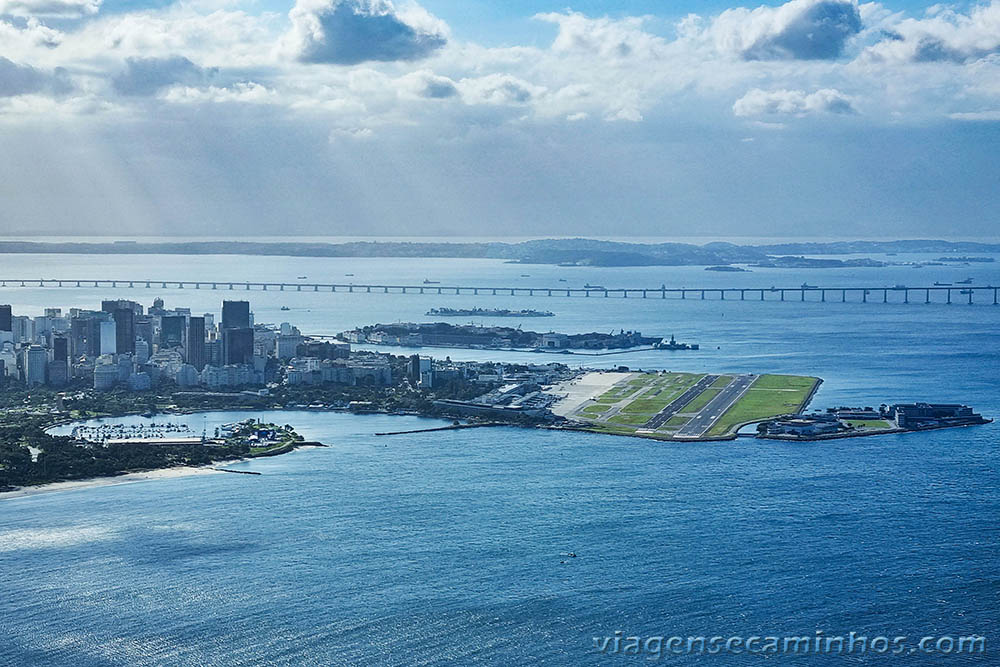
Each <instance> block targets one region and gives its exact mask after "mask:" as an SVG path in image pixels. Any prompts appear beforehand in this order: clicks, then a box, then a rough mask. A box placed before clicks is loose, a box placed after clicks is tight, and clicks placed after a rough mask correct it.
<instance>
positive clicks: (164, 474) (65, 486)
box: [0, 459, 242, 501]
mask: <svg viewBox="0 0 1000 667" xmlns="http://www.w3.org/2000/svg"><path fill="white" fill-rule="evenodd" d="M241 460H242V459H241ZM238 462H240V461H239V460H238V461H227V462H226V463H238ZM223 472H224V471H223V470H219V466H218V465H216V464H209V465H205V466H175V467H173V468H155V469H153V470H144V471H139V472H129V473H125V474H123V475H112V476H109V477H87V478H85V479H71V480H65V481H62V482H48V483H46V484H38V485H36V486H21V487H18V488H16V489H14V490H13V491H0V501H3V500H13V499H14V498H29V497H31V496H38V495H44V494H47V493H58V492H61V491H79V490H81V489H93V488H97V487H102V486H117V485H119V484H133V483H135V482H145V481H149V480H155V479H175V478H178V477H191V476H193V475H221V474H222V473H223Z"/></svg>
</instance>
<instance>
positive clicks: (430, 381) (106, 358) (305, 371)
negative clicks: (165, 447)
mask: <svg viewBox="0 0 1000 667" xmlns="http://www.w3.org/2000/svg"><path fill="white" fill-rule="evenodd" d="M394 359H396V361H395V364H394V361H393V360H394ZM394 366H395V368H394ZM565 373H566V367H565V366H563V365H561V364H531V365H527V366H523V365H522V366H516V367H505V366H504V365H502V364H496V363H492V362H482V363H480V362H453V361H451V359H449V358H445V359H443V360H442V359H432V358H431V357H427V356H421V355H412V356H409V357H407V358H406V360H405V363H402V360H400V359H398V358H395V357H393V356H392V355H388V354H379V353H374V352H363V351H355V352H352V350H351V344H350V343H349V342H346V341H343V340H319V339H316V338H311V337H309V336H305V335H303V334H302V333H301V332H300V331H299V330H298V329H297V328H296V327H295V326H292V325H291V324H289V323H287V322H285V323H282V324H280V325H277V326H275V325H271V324H262V323H257V322H255V320H254V314H253V312H252V311H251V308H250V303H249V302H248V301H223V302H222V312H221V318H218V319H217V318H216V316H215V314H213V313H199V314H195V313H192V312H191V310H190V309H189V308H169V309H168V308H166V307H165V305H164V302H163V300H162V299H159V298H158V299H156V300H154V301H153V303H152V305H151V306H149V307H148V308H144V307H143V306H142V304H140V303H137V302H135V301H129V300H123V299H116V300H105V301H102V302H101V308H100V310H87V309H82V308H70V309H68V310H67V311H63V309H60V308H47V309H45V311H44V315H41V316H37V317H29V316H24V315H15V314H13V313H12V310H11V306H9V305H0V382H3V381H4V380H5V379H14V380H17V381H20V382H23V383H25V384H26V385H28V386H39V385H46V386H51V387H64V386H67V385H70V384H71V383H73V384H74V386H79V385H80V384H87V385H90V386H92V387H93V388H94V389H95V390H98V391H109V390H114V389H123V388H124V389H129V390H133V391H142V390H146V389H151V388H152V387H153V386H155V385H157V384H158V383H160V382H161V381H163V380H168V381H171V382H173V383H175V384H176V385H177V386H178V387H180V388H182V389H191V390H197V391H202V390H204V389H208V390H218V389H224V388H230V387H253V386H257V387H263V386H265V385H270V386H275V385H276V384H285V385H290V386H296V385H320V384H331V383H332V384H344V385H368V386H376V387H380V386H381V387H386V386H391V385H394V384H396V383H397V382H400V381H404V380H405V381H406V382H407V383H408V384H409V385H410V386H412V387H414V388H420V389H431V388H434V387H440V386H444V385H448V384H451V383H461V384H467V383H468V384H473V385H482V386H484V387H485V386H486V385H499V384H503V385H506V386H515V385H524V384H525V383H539V382H541V383H545V382H549V381H554V380H555V379H556V378H560V377H562V376H563V375H565ZM261 391H265V390H261Z"/></svg>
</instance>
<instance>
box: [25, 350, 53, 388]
mask: <svg viewBox="0 0 1000 667" xmlns="http://www.w3.org/2000/svg"><path fill="white" fill-rule="evenodd" d="M48 363H49V353H48V351H47V350H46V349H45V348H44V347H42V346H41V345H29V346H28V347H26V348H24V382H25V384H27V385H28V386H29V387H31V386H34V385H39V384H45V377H46V376H45V368H46V366H48Z"/></svg>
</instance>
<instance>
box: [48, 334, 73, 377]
mask: <svg viewBox="0 0 1000 667" xmlns="http://www.w3.org/2000/svg"><path fill="white" fill-rule="evenodd" d="M67 382H69V339H68V338H66V337H65V336H54V337H53V338H52V361H50V362H49V365H48V384H49V385H51V386H53V387H62V386H63V385H65V384H66V383H67Z"/></svg>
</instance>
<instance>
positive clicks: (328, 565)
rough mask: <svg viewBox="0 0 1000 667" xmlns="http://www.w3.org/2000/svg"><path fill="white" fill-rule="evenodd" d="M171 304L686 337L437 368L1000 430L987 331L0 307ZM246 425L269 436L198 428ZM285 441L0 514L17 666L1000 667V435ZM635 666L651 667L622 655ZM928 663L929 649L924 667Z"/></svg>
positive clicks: (96, 272) (2, 616) (304, 297)
mask: <svg viewBox="0 0 1000 667" xmlns="http://www.w3.org/2000/svg"><path fill="white" fill-rule="evenodd" d="M913 258H914V257H911V256H899V257H893V258H889V259H891V260H896V261H908V260H910V259H913ZM920 259H926V257H921V258H920ZM3 263H4V270H3V272H2V273H3V274H4V275H5V276H10V277H16V278H20V277H46V278H78V277H82V278H87V277H91V278H93V277H102V278H118V279H133V278H135V279H138V278H142V279H145V278H160V279H167V278H172V279H180V278H183V279H186V280H230V279H231V280H240V279H243V280H246V279H253V280H264V279H275V280H284V281H288V282H294V281H295V280H296V279H297V276H299V275H308V276H309V280H310V281H312V280H316V281H320V280H329V281H343V282H349V281H354V282H358V283H364V282H377V281H387V280H389V278H390V277H391V279H392V281H394V282H397V283H399V282H411V283H414V284H415V283H419V282H421V281H422V280H424V279H430V280H440V281H442V283H443V284H449V283H461V284H468V285H484V286H494V285H497V286H499V285H505V286H509V285H522V284H523V285H525V286H528V285H529V284H530V285H531V286H536V285H537V286H542V287H548V286H552V287H559V286H565V285H569V286H582V285H583V284H584V283H585V282H590V283H591V284H601V285H605V286H607V287H615V286H624V285H628V286H637V287H641V286H649V287H657V286H659V285H660V284H666V285H667V286H668V287H672V286H676V287H680V286H685V287H700V286H719V285H741V286H742V285H747V286H751V287H753V286H757V287H769V286H771V285H778V286H797V285H799V284H800V283H802V282H808V283H809V284H814V285H820V286H832V285H836V286H841V285H844V286H851V285H893V284H898V283H902V284H910V285H918V284H920V285H925V284H930V283H932V282H934V281H943V282H954V281H957V280H961V279H964V278H966V277H973V278H974V279H975V280H976V282H977V284H980V283H981V284H987V283H992V284H994V285H996V284H1000V269H998V268H996V267H997V265H996V264H994V265H989V264H983V265H973V266H945V267H927V268H925V269H922V270H920V271H916V270H913V269H910V268H907V267H902V266H900V267H886V268H876V269H822V270H820V269H812V270H800V271H794V270H776V269H769V270H765V269H759V270H755V271H754V272H753V273H740V274H718V273H713V272H706V271H703V270H702V269H700V268H697V267H638V268H635V267H630V268H583V267H572V268H566V267H555V266H527V265H511V264H504V263H502V262H497V261H487V260H419V259H392V260H367V259H353V258H352V259H302V258H245V257H243V258H241V257H226V256H222V257H196V258H192V257H182V256H163V257H155V258H150V257H145V256H143V257H130V256H109V257H99V258H98V257H93V256H72V255H70V256H64V255H54V256H31V255H8V256H5V257H4V258H3ZM39 267H45V268H44V270H41V269H39ZM40 272H41V273H42V274H44V275H39V274H40ZM347 273H353V274H355V275H354V276H352V277H345V276H344V274H347ZM522 274H529V275H528V277H522ZM917 277H919V280H917ZM560 278H562V279H563V280H565V281H566V282H561V281H560ZM157 296H159V297H162V298H163V299H164V300H165V301H166V305H167V307H173V306H190V307H191V308H192V311H193V312H195V313H198V312H215V313H216V314H218V312H219V310H220V306H221V300H222V299H223V298H248V299H249V300H250V301H251V304H252V307H253V310H254V312H255V318H256V321H258V322H275V323H277V322H281V321H288V322H291V323H292V324H296V325H298V326H299V327H300V328H301V329H302V330H303V331H304V332H306V333H317V334H318V333H334V332H336V331H340V330H343V329H348V328H352V327H355V326H360V325H364V324H371V323H375V322H394V321H428V320H429V319H430V318H427V317H425V316H424V312H425V311H426V310H428V309H429V308H432V307H441V306H450V307H472V306H481V307H486V308H489V307H510V308H528V307H530V308H537V309H548V310H552V311H554V312H555V313H556V316H555V317H551V318H544V319H526V320H524V321H517V320H509V319H503V320H489V321H496V322H500V323H509V324H511V325H514V326H516V325H517V324H521V325H522V326H523V327H524V328H526V329H532V328H534V329H536V330H538V329H541V330H548V329H553V330H556V331H570V332H578V331H591V330H597V331H610V330H612V329H614V330H617V329H621V328H624V329H626V330H629V329H632V330H636V329H637V330H640V331H642V332H643V333H644V334H649V335H653V334H656V335H664V336H669V335H671V334H674V335H676V337H677V339H678V340H682V341H686V342H695V343H699V344H700V345H701V350H699V351H684V352H663V351H660V352H641V353H635V354H625V355H614V356H607V357H583V356H570V355H560V356H554V355H541V354H531V353H513V352H499V351H490V352H482V351H472V350H448V349H438V348H433V349H427V350H422V351H421V352H422V353H426V354H430V355H433V356H436V357H443V356H446V355H449V356H451V358H453V359H484V358H489V359H496V360H510V361H532V362H538V361H560V362H563V363H568V364H570V365H574V366H575V365H585V366H593V367H610V366H617V365H622V364H624V365H629V366H630V367H632V368H647V369H651V368H664V369H670V370H683V371H687V370H699V371H720V372H761V373H763V372H769V373H794V374H807V375H817V376H819V377H822V378H823V379H824V383H823V385H822V386H821V388H820V390H819V392H818V393H817V395H816V397H815V399H814V401H813V407H817V408H822V407H827V406H833V405H878V404H879V403H881V402H896V401H912V400H931V401H942V402H945V401H947V402H951V401H956V402H963V403H969V404H971V405H973V406H974V407H975V408H976V409H977V410H978V411H981V412H982V413H983V414H985V415H987V416H993V417H996V416H1000V388H998V386H997V379H998V370H1000V363H998V342H1000V336H998V331H1000V327H998V324H1000V307H994V306H991V305H985V304H982V305H974V306H968V305H964V304H961V305H960V304H957V303H956V304H953V305H950V306H946V305H943V304H931V305H924V304H922V303H921V304H909V305H904V304H900V303H890V304H881V303H869V304H859V303H847V304H841V303H826V304H821V303H804V304H803V303H799V302H794V301H790V302H786V303H778V302H771V301H768V302H764V303H760V302H759V301H746V302H739V301H731V300H727V301H726V302H725V303H722V302H719V301H712V300H706V301H701V300H687V301H680V300H676V299H674V300H671V299H668V300H659V299H646V300H642V299H631V298H630V299H620V298H619V299H614V298H608V299H604V298H593V297H592V298H589V299H586V298H572V299H566V298H551V299H550V298H540V297H539V298H535V299H527V298H513V299H512V298H510V297H491V296H480V297H471V296H461V297H456V296H453V295H452V296H449V295H436V294H425V295H423V296H418V295H412V296H411V295H406V296H402V295H384V294H358V293H355V294H344V293H337V294H329V293H319V294H317V293H308V292H301V293H300V292H273V291H268V292H266V293H264V292H256V291H254V292H229V291H228V290H222V291H210V290H208V291H206V290H199V291H195V290H176V289H173V290H162V289H148V290H147V289H145V288H135V289H131V290H130V289H125V288H122V289H118V290H108V289H100V290H93V289H55V288H30V287H25V288H20V287H8V288H3V289H0V302H3V303H7V302H9V303H12V304H13V306H14V312H15V314H28V315H37V314H41V312H42V309H43V308H44V307H47V306H62V307H63V308H68V307H72V306H77V307H92V308H93V307H99V303H100V300H101V298H106V297H122V298H135V299H137V300H140V301H142V302H144V303H146V304H147V305H148V304H149V303H150V302H151V301H152V299H153V298H154V297H157ZM281 306H286V307H288V308H289V310H287V311H281V310H280V308H281ZM476 321H487V320H484V319H477V320H476ZM385 349H386V350H387V351H395V352H397V353H403V350H401V349H396V350H393V349H392V348H385ZM248 416H264V417H267V418H272V417H273V416H272V415H267V414H265V415H259V414H258V413H210V414H207V415H204V416H201V415H197V416H192V419H195V422H194V423H201V422H199V421H198V420H204V422H205V423H208V424H211V423H219V422H225V421H232V420H233V419H237V418H244V417H248ZM280 421H282V422H285V421H287V422H289V423H292V424H293V425H295V426H296V428H297V429H298V430H299V431H300V432H301V433H302V434H303V435H304V436H305V437H306V438H307V439H316V440H319V441H322V442H324V443H327V444H329V445H330V446H329V447H328V448H322V449H321V448H316V449H305V450H301V451H297V452H295V453H293V454H289V455H285V456H280V457H276V458H272V459H265V460H256V461H252V462H248V463H242V464H238V465H237V466H235V467H236V468H237V469H244V470H254V471H258V472H261V473H263V474H262V475H260V476H249V475H226V474H217V475H200V476H192V477H180V478H175V479H163V480H153V481H143V482H134V483H128V484H122V485H117V486H104V487H95V488H90V489H84V490H77V491H68V492H59V493H50V494H43V495H38V496H33V497H27V498H15V499H5V500H0V573H2V578H0V637H3V638H4V640H3V641H2V642H0V664H11V665H33V664H39V665H42V664H44V665H73V666H89V665H94V666H104V665H262V664H278V665H282V664H285V665H298V664H307V665H359V664H365V665H410V664H415V665H439V664H440V665H443V664H498V665H520V664H549V665H591V664H592V665H605V664H612V665H613V664H623V665H627V664H647V663H649V664H657V663H658V662H668V661H669V662H677V663H683V664H715V663H719V662H720V661H722V662H723V663H728V662H735V663H738V664H743V663H750V662H752V661H759V660H761V659H763V657H762V656H760V655H748V654H747V653H746V652H745V651H743V652H740V651H738V650H736V649H737V648H738V647H734V649H733V650H729V649H723V650H720V651H719V652H717V653H710V652H709V651H708V650H705V651H702V652H699V651H697V650H692V651H691V652H684V651H682V653H684V654H683V655H675V654H674V652H671V650H668V648H667V640H668V639H669V638H671V637H680V638H682V639H683V640H684V643H686V642H687V639H688V638H689V637H693V638H698V637H703V638H708V639H710V638H712V637H721V638H724V639H726V640H728V639H729V638H739V639H741V641H742V642H744V643H745V641H746V640H747V639H748V638H751V637H771V636H773V637H777V638H787V637H808V638H810V639H815V638H817V637H819V638H821V639H823V638H827V637H850V636H851V635H850V633H854V636H855V637H865V638H866V642H868V643H871V642H873V641H874V640H875V638H886V641H887V645H888V646H889V649H888V650H887V651H886V652H885V653H884V654H883V653H882V652H880V651H879V650H876V649H880V648H881V643H880V642H875V643H876V644H877V646H876V647H873V646H871V645H869V646H867V647H866V650H865V651H864V652H859V651H857V650H856V651H854V652H853V653H852V654H851V655H849V656H847V655H844V654H836V653H833V654H820V653H819V652H816V651H807V652H806V653H803V652H802V651H801V650H800V651H799V652H791V653H790V652H788V651H785V652H783V653H780V654H772V655H770V656H767V657H772V658H776V659H779V660H780V661H781V662H782V664H792V665H812V664H843V663H844V662H845V661H847V662H849V663H850V664H875V663H881V662H885V661H887V660H888V661H890V662H892V657H895V658H896V659H897V660H898V661H899V664H941V663H945V664H951V663H957V664H984V665H985V664H996V663H997V662H998V658H997V648H996V643H997V641H998V640H1000V638H998V637H997V636H995V635H994V634H992V633H994V632H995V628H997V627H998V625H1000V623H998V621H1000V526H998V522H997V517H998V516H1000V484H998V482H1000V479H998V472H997V465H996V461H997V453H998V440H1000V438H998V433H1000V431H998V426H997V424H990V425H986V426H982V427H976V428H967V429H952V430H941V431H934V432H928V433H916V434H905V435H887V436H879V437H870V438H861V439H854V440H851V439H848V440H837V441H829V442H819V443H782V442H765V441H755V440H749V439H741V440H739V441H735V442H724V443H660V442H651V441H644V440H638V439H630V438H623V437H615V436H603V435H590V434H578V433H557V432H548V431H535V430H523V429H515V428H489V429H475V430H471V431H454V432H436V433H424V434H411V435H401V436H392V437H375V436H374V435H373V434H374V433H375V432H380V431H391V430H404V429H409V428H419V427H421V426H424V425H434V424H437V423H439V422H436V421H434V420H425V419H418V418H415V417H397V416H385V415H349V414H339V413H316V412H288V413H283V414H281V416H280ZM571 554H572V555H571ZM973 635H979V636H985V638H986V639H985V646H986V650H985V653H972V654H968V653H957V652H956V651H955V650H951V651H950V652H949V651H948V650H947V649H948V647H949V643H948V641H944V640H945V639H949V638H950V639H951V640H952V641H953V642H955V643H957V641H958V639H959V638H961V637H968V636H973ZM633 637H634V638H636V639H637V640H638V644H639V650H638V651H632V650H630V649H627V647H629V646H634V645H635V643H630V642H629V641H627V640H628V639H629V638H633ZM923 637H931V638H932V639H931V640H930V642H929V643H928V642H925V645H924V646H923V647H920V646H919V642H920V640H921V638H923ZM657 638H661V640H662V642H661V643H660V644H659V645H658V643H657V642H656V641H655V640H656V639H657ZM899 638H904V639H902V640H899ZM697 645H698V644H697V642H694V647H695V649H696V648H697ZM741 645H742V644H741ZM658 646H659V650H657V647H658ZM709 646H711V643H709ZM810 646H811V644H810ZM927 646H930V647H931V652H926V650H925V649H926V648H927ZM896 648H898V649H899V651H898V653H897V654H896V655H893V652H894V651H895V649H896ZM602 649H603V650H602ZM800 649H801V647H800Z"/></svg>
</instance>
